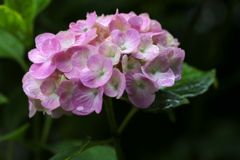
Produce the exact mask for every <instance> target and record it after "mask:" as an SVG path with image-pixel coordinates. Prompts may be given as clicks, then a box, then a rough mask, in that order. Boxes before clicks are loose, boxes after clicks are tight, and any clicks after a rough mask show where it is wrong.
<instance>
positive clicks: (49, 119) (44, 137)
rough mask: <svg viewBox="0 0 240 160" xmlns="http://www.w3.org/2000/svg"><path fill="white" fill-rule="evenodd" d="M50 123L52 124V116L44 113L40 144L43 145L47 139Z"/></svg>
mask: <svg viewBox="0 0 240 160" xmlns="http://www.w3.org/2000/svg"><path fill="white" fill-rule="evenodd" d="M51 124H52V117H51V116H49V115H45V122H44V126H43V132H42V137H41V141H40V142H41V146H44V145H45V143H46V141H47V138H48V134H49V131H50V127H51Z"/></svg>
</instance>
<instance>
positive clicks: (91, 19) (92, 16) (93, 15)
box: [86, 11, 97, 28]
mask: <svg viewBox="0 0 240 160" xmlns="http://www.w3.org/2000/svg"><path fill="white" fill-rule="evenodd" d="M96 19H97V14H96V12H95V11H94V12H93V13H90V14H87V19H86V27H88V28H92V26H93V25H94V23H95V22H96Z"/></svg>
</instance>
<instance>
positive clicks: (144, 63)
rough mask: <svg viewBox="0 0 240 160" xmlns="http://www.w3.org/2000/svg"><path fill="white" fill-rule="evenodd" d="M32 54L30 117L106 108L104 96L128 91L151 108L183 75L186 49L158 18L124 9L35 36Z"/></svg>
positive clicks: (26, 84)
mask: <svg viewBox="0 0 240 160" xmlns="http://www.w3.org/2000/svg"><path fill="white" fill-rule="evenodd" d="M35 43H36V48H35V49H32V50H31V51H30V52H29V53H28V57H29V59H30V61H32V62H33V64H32V65H31V67H30V69H29V72H27V73H26V74H25V75H24V77H23V80H22V82H23V90H24V92H25V94H26V95H27V96H28V98H29V110H30V112H29V117H32V116H33V115H34V114H35V113H36V111H43V112H44V113H47V114H49V115H51V116H52V117H54V118H58V117H60V116H61V115H63V114H66V115H71V114H76V115H88V114H90V113H92V112H96V113H100V112H101V110H102V103H103V96H109V97H116V98H117V99H119V98H121V97H122V95H123V93H124V92H125V91H126V94H127V96H128V98H129V100H130V102H131V103H132V104H133V105H134V106H136V107H138V108H147V107H149V106H150V105H151V104H152V103H153V101H154V100H155V92H157V91H158V90H159V89H160V88H161V87H170V86H172V85H174V82H175V81H177V80H179V79H180V78H181V68H182V62H183V59H184V56H185V52H184V50H182V49H180V48H178V45H179V43H178V41H177V39H174V38H173V36H172V35H171V34H170V33H169V32H168V31H166V30H163V29H162V27H161V24H160V23H159V22H157V21H156V20H152V19H150V18H149V15H148V14H146V13H144V14H140V15H136V14H135V13H134V12H130V13H128V14H124V13H119V12H118V10H117V11H116V13H115V15H107V16H105V15H102V16H99V17H98V16H97V14H96V12H93V13H90V14H87V16H86V20H78V21H77V22H76V23H74V22H72V23H70V25H69V29H68V30H66V31H60V32H59V33H57V34H52V33H43V34H41V35H38V36H37V37H36V38H35Z"/></svg>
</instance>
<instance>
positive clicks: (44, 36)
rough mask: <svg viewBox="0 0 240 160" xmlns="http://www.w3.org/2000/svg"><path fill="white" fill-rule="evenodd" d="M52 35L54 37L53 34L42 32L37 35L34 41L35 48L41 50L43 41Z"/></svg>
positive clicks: (51, 37)
mask: <svg viewBox="0 0 240 160" xmlns="http://www.w3.org/2000/svg"><path fill="white" fill-rule="evenodd" d="M54 37H55V35H54V34H52V33H43V34H40V35H38V36H37V37H36V38H35V43H36V47H37V49H39V50H41V49H42V45H43V42H44V41H46V40H47V39H53V38H54Z"/></svg>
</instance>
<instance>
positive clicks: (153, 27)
mask: <svg viewBox="0 0 240 160" xmlns="http://www.w3.org/2000/svg"><path fill="white" fill-rule="evenodd" d="M149 31H150V32H161V31H162V26H161V24H160V23H159V22H158V21H156V20H151V23H150V30H149Z"/></svg>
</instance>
